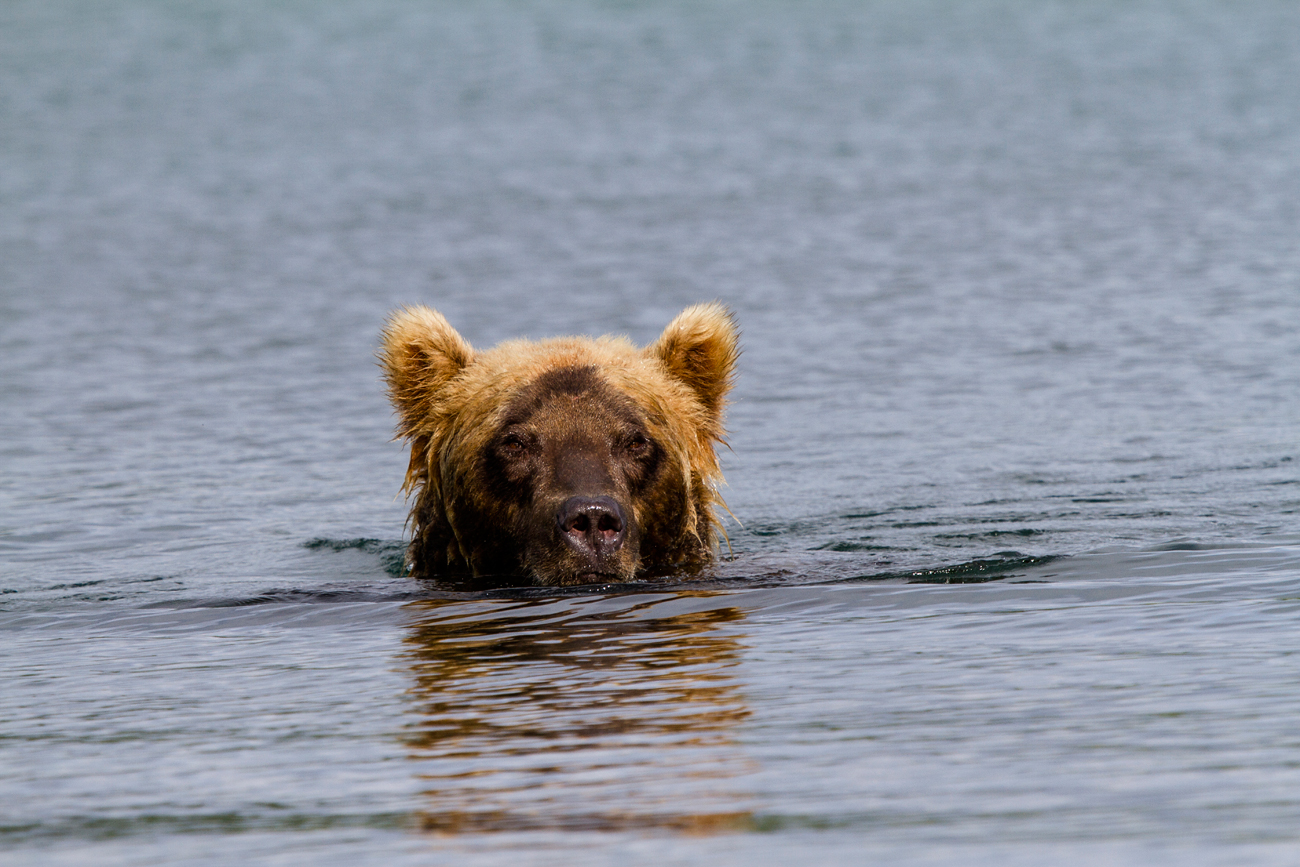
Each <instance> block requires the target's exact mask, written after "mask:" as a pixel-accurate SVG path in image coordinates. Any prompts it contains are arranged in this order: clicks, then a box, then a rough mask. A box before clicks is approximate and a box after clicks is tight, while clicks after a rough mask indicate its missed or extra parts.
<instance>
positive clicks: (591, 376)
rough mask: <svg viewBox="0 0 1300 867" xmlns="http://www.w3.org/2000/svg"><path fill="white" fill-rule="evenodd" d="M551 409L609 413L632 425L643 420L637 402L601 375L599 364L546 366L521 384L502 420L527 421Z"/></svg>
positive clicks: (521, 422)
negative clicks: (547, 367)
mask: <svg viewBox="0 0 1300 867" xmlns="http://www.w3.org/2000/svg"><path fill="white" fill-rule="evenodd" d="M551 409H559V410H560V411H561V413H563V414H566V415H567V414H570V413H572V412H575V411H577V412H580V413H583V414H592V413H598V414H601V415H605V414H608V415H609V416H612V417H613V418H615V419H618V420H620V421H623V422H625V423H627V424H629V425H638V424H642V423H644V418H643V413H641V412H640V411H639V410H638V408H637V405H636V402H635V401H634V400H632V398H631V397H630V396H629V395H626V394H624V393H622V392H621V391H620V390H619V389H618V388H616V387H615V386H614V385H612V384H611V383H610V382H609V380H608V379H606V378H605V377H604V376H602V375H601V372H600V368H599V367H597V366H596V365H569V366H565V367H557V368H553V369H551V370H547V371H545V372H543V373H542V374H540V375H539V376H537V377H535V378H534V379H533V380H532V381H530V382H527V383H525V384H524V385H523V386H522V387H520V388H519V390H518V391H517V392H516V393H515V394H514V396H513V397H512V398H511V399H510V401H509V402H508V403H507V404H506V406H505V408H504V411H503V412H502V414H501V424H502V425H503V426H507V427H508V426H510V425H517V424H526V423H527V422H528V421H530V420H531V419H533V418H535V417H537V416H538V415H539V413H543V412H544V411H546V410H551ZM546 414H547V415H549V414H550V413H546Z"/></svg>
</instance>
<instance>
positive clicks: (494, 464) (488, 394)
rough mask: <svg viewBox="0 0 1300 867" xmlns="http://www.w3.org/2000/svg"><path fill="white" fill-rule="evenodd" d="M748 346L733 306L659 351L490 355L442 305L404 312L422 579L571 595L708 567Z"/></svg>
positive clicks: (404, 402) (398, 321)
mask: <svg viewBox="0 0 1300 867" xmlns="http://www.w3.org/2000/svg"><path fill="white" fill-rule="evenodd" d="M737 340H738V336H737V332H736V327H735V323H734V321H733V320H732V317H731V315H730V313H728V311H727V310H726V309H725V308H724V307H722V306H721V305H719V304H704V305H698V306H695V307H691V308H688V309H687V310H685V311H683V312H682V313H681V314H680V315H679V316H677V318H676V319H674V320H673V321H672V322H671V323H670V324H669V325H668V327H667V328H666V329H664V332H663V334H662V335H660V337H659V339H658V340H656V341H655V342H654V343H653V344H651V345H650V346H648V347H645V348H638V347H636V346H633V345H632V344H631V343H630V342H629V341H628V340H627V339H625V338H622V337H609V336H606V337H600V338H587V337H564V338H555V339H551V340H545V341H540V342H533V341H528V340H515V341H508V342H506V343H502V344H500V345H498V346H496V347H495V348H493V349H490V350H488V351H485V352H476V351H475V350H474V349H473V348H472V347H471V346H470V344H469V343H468V342H467V341H466V340H465V339H464V338H462V337H461V336H460V335H459V334H458V333H456V331H455V330H454V329H453V328H452V327H451V325H449V324H448V322H447V320H446V319H445V318H444V317H443V316H442V315H441V314H439V313H437V312H436V311H434V310H430V309H429V308H427V307H411V308H406V309H404V310H400V311H398V312H397V313H395V314H394V315H393V317H392V318H391V319H390V320H389V322H388V324H387V327H386V328H385V330H384V333H383V343H382V347H381V349H380V351H379V358H380V362H381V365H382V367H383V370H384V376H385V379H386V381H387V383H388V391H389V397H390V399H391V400H392V402H393V405H394V406H395V407H396V410H397V415H398V417H399V422H398V436H399V437H405V438H406V439H407V440H409V442H410V446H411V459H410V465H409V468H408V470H407V474H406V483H405V487H404V490H405V491H406V493H407V494H408V495H411V496H413V497H414V500H415V502H414V505H413V508H412V511H411V518H410V522H411V524H412V527H413V531H414V533H413V538H412V541H411V544H410V547H409V549H408V553H407V562H408V566H409V569H410V574H411V575H412V576H413V577H416V578H438V577H446V578H464V577H469V578H473V579H477V580H478V581H480V582H491V583H496V584H501V583H511V582H513V583H518V582H519V581H521V580H522V581H527V582H532V583H537V584H545V585H567V584H583V583H592V582H621V581H629V580H633V579H636V578H640V577H647V576H652V575H663V574H669V573H674V572H682V571H686V572H690V571H695V570H698V569H699V568H700V567H702V566H704V565H707V564H708V563H709V562H711V560H712V559H713V557H714V555H715V552H716V547H717V531H718V529H719V525H718V518H717V516H716V514H715V507H720V508H725V504H724V503H723V502H722V499H721V497H720V496H719V494H718V491H717V487H718V484H719V483H720V482H721V480H722V474H721V471H720V469H719V466H718V459H717V454H716V452H715V449H714V445H715V443H717V442H722V441H723V436H724V429H723V410H724V407H725V404H726V395H727V393H728V391H729V390H730V388H731V383H732V378H733V376H734V372H735V366H736V359H737V356H738V354H739V347H738V343H737Z"/></svg>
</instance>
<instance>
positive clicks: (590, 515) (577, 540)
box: [558, 497, 627, 565]
mask: <svg viewBox="0 0 1300 867" xmlns="http://www.w3.org/2000/svg"><path fill="white" fill-rule="evenodd" d="M558 523H559V529H560V537H561V538H562V539H564V541H565V542H567V543H568V544H569V546H570V547H571V548H573V549H574V550H575V551H576V552H577V553H578V554H580V555H582V557H583V558H584V559H586V560H587V561H589V562H590V563H592V564H593V565H598V564H601V563H603V562H605V561H607V560H608V559H609V558H611V557H613V556H614V555H615V554H616V553H618V550H619V548H621V547H623V540H624V539H625V538H626V537H627V520H626V518H625V517H624V515H623V508H622V506H620V505H619V504H618V501H617V500H615V499H614V498H613V497H570V498H569V499H567V500H565V501H564V502H563V503H562V504H561V505H560V511H559V515H558Z"/></svg>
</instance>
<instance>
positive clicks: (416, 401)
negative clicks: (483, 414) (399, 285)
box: [379, 307, 474, 436]
mask: <svg viewBox="0 0 1300 867" xmlns="http://www.w3.org/2000/svg"><path fill="white" fill-rule="evenodd" d="M382 339H383V345H382V346H381V347H380V349H379V362H380V364H382V365H383V368H384V380H385V381H386V382H387V383H388V398H389V400H391V401H392V402H393V406H394V407H396V409H397V413H398V416H399V417H400V418H401V422H400V423H399V425H398V433H399V434H400V435H401V436H411V435H412V434H415V433H416V432H418V431H419V429H420V427H421V426H422V424H423V423H424V421H425V420H426V419H427V418H428V417H429V413H430V411H431V409H432V407H433V404H434V403H435V402H436V400H437V397H438V393H439V392H440V391H442V389H443V388H444V387H445V386H446V385H447V383H448V382H450V381H451V380H452V379H454V378H455V377H456V375H457V374H458V373H460V372H461V371H462V370H463V369H464V368H465V366H466V365H468V364H469V363H470V362H471V361H473V359H474V349H473V348H472V347H471V346H470V345H469V343H468V342H466V340H465V338H463V337H461V336H460V335H459V334H457V333H456V329H454V328H452V327H451V325H450V324H448V322H447V320H446V319H445V318H444V317H443V315H442V314H441V313H439V312H438V311H436V310H430V309H429V308H428V307H406V308H403V309H402V310H398V311H397V312H396V313H394V314H393V315H392V316H391V317H390V318H389V320H388V323H387V325H385V326H384V332H383V335H382Z"/></svg>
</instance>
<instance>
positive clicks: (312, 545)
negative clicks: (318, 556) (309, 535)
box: [302, 539, 406, 578]
mask: <svg viewBox="0 0 1300 867" xmlns="http://www.w3.org/2000/svg"><path fill="white" fill-rule="evenodd" d="M302 546H303V547H304V548H306V549H307V550H309V551H320V550H325V551H362V552H364V553H366V554H374V555H377V556H378V557H379V562H380V564H381V565H382V566H383V569H384V571H385V572H387V573H388V574H389V575H392V576H393V577H394V578H401V577H403V576H404V575H405V574H406V543H405V542H392V541H385V540H381V539H311V540H310V541H307V542H304V543H303V545H302Z"/></svg>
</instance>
